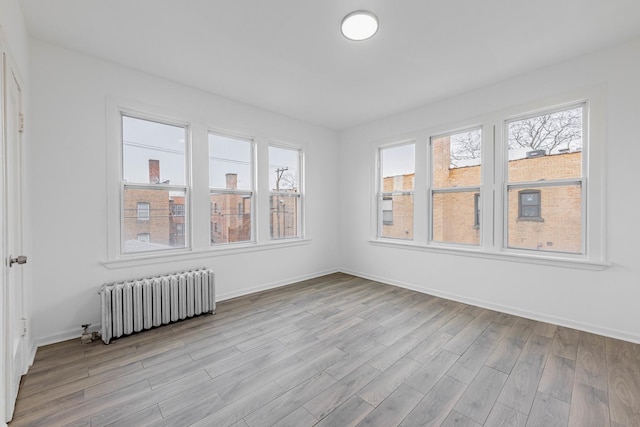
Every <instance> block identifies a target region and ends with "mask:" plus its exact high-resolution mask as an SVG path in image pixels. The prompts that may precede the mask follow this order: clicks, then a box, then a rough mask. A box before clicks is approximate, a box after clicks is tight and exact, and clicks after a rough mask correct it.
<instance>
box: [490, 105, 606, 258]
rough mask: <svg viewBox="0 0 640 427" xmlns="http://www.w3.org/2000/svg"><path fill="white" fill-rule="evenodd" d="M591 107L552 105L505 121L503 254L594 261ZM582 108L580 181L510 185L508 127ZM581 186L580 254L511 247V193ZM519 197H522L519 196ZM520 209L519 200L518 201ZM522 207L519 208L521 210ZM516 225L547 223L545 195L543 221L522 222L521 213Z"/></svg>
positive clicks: (503, 131)
mask: <svg viewBox="0 0 640 427" xmlns="http://www.w3.org/2000/svg"><path fill="white" fill-rule="evenodd" d="M591 105H592V99H591V98H586V99H584V98H583V99H578V100H575V101H573V102H571V101H570V102H565V103H561V104H557V105H550V106H546V107H544V106H543V107H541V108H537V109H533V110H531V111H523V112H521V113H519V114H513V115H510V116H507V117H504V118H503V119H502V136H501V143H502V144H501V145H502V146H501V150H500V151H501V152H502V159H501V163H502V168H501V169H502V174H501V176H502V182H501V186H502V189H503V190H502V191H503V195H502V199H503V206H502V215H503V218H504V221H503V226H502V250H503V251H505V252H510V253H518V252H521V253H523V254H529V255H535V254H537V253H541V254H544V255H542V256H549V257H557V258H559V259H579V260H589V259H592V258H593V255H592V254H590V253H589V248H590V247H591V245H589V244H588V242H587V239H588V238H589V236H588V233H587V230H588V229H589V225H588V223H587V221H586V219H587V218H588V217H589V216H590V215H589V214H588V212H587V209H588V202H589V203H590V204H593V201H590V199H591V198H593V195H592V194H590V193H589V192H588V191H587V182H588V172H589V171H590V169H591V166H590V164H589V158H590V151H591V132H590V130H591V128H592V126H591V123H590V120H591V118H592V117H593V116H592V115H591V114H590V108H591ZM578 107H581V108H582V148H581V165H580V166H581V176H580V177H578V178H563V179H549V180H532V181H513V182H512V181H509V173H508V168H509V123H511V122H515V121H519V120H525V119H528V118H533V117H538V116H541V115H544V114H553V113H557V112H561V111H566V110H570V109H574V108H578ZM594 151H595V150H594ZM572 185H578V186H580V189H581V191H580V192H581V194H580V218H581V221H580V223H581V224H580V252H579V253H571V252H562V251H545V250H537V249H527V248H518V247H511V246H509V191H510V190H512V189H513V190H518V191H520V189H522V190H533V189H536V188H541V189H542V188H553V187H564V186H572ZM518 197H519V193H518ZM518 205H519V200H518ZM519 207H520V206H518V208H519ZM517 221H532V222H535V221H538V222H544V219H543V217H542V192H540V217H539V218H531V219H527V218H521V216H520V212H519V211H518V217H517Z"/></svg>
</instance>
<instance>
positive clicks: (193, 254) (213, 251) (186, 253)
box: [100, 239, 311, 270]
mask: <svg viewBox="0 0 640 427" xmlns="http://www.w3.org/2000/svg"><path fill="white" fill-rule="evenodd" d="M309 243H311V239H287V240H276V241H269V242H267V243H237V244H234V243H232V244H224V245H220V246H212V247H210V248H207V249H197V250H182V251H176V252H163V253H160V254H148V253H147V254H143V255H131V256H127V257H123V258H118V259H112V260H107V261H102V262H100V264H102V265H103V266H104V267H105V268H107V269H109V270H117V269H120V268H128V267H138V266H142V265H152V264H166V263H167V262H178V261H191V260H197V259H202V258H211V257H218V256H227V255H235V254H242V253H249V252H258V251H266V250H272V249H280V248H288V247H293V246H302V245H308V244H309Z"/></svg>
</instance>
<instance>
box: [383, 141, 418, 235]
mask: <svg viewBox="0 0 640 427" xmlns="http://www.w3.org/2000/svg"><path fill="white" fill-rule="evenodd" d="M379 159H380V173H379V175H380V181H379V182H378V188H379V190H378V235H379V237H386V238H392V239H406V240H411V239H413V192H414V186H415V143H413V142H412V143H408V144H402V145H394V146H390V147H384V148H381V149H380V151H379Z"/></svg>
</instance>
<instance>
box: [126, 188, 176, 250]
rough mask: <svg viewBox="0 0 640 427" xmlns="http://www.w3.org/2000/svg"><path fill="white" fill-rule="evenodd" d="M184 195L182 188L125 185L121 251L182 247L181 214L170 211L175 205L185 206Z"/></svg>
mask: <svg viewBox="0 0 640 427" xmlns="http://www.w3.org/2000/svg"><path fill="white" fill-rule="evenodd" d="M185 199H186V197H185V192H184V191H168V190H160V189H158V190H155V189H139V188H125V190H124V218H123V219H124V230H123V231H124V243H123V251H124V252H125V253H131V252H145V251H158V250H166V249H175V248H184V247H185V246H186V238H185V225H184V224H185V216H184V215H182V216H176V215H174V214H173V213H172V212H174V211H175V209H174V206H175V205H182V206H185ZM141 236H142V237H141Z"/></svg>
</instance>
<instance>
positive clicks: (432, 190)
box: [427, 124, 486, 248]
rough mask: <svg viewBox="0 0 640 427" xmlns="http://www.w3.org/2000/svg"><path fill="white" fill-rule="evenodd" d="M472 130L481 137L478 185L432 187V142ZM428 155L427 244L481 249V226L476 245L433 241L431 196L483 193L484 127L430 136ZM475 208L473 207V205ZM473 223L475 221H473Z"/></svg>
mask: <svg viewBox="0 0 640 427" xmlns="http://www.w3.org/2000/svg"><path fill="white" fill-rule="evenodd" d="M474 129H480V135H481V140H482V143H481V144H482V148H481V150H480V184H478V185H471V186H464V187H438V188H435V187H434V185H433V170H434V165H433V140H434V139H437V138H442V137H445V136H451V135H456V134H459V133H464V132H469V131H472V130H474ZM428 145H429V147H428V151H427V153H428V155H427V161H428V164H427V171H428V174H427V176H428V181H427V192H428V204H429V210H428V211H427V212H428V215H427V218H428V221H429V225H428V231H429V234H428V236H427V242H429V244H432V245H447V246H449V245H452V246H453V247H460V248H466V247H482V246H483V235H484V228H483V227H482V226H480V242H479V243H478V244H477V245H476V244H467V243H458V242H440V241H436V240H434V239H433V234H434V233H433V196H434V194H437V193H441V194H442V193H464V192H467V193H471V192H473V193H478V194H480V195H481V194H482V192H483V187H484V186H483V183H484V182H485V180H484V178H485V169H486V168H485V165H484V161H485V154H484V151H485V150H484V146H485V129H484V126H483V125H482V124H476V125H474V126H467V127H462V128H460V127H457V128H456V129H454V130H451V131H448V132H444V133H440V134H437V135H432V136H430V137H429V141H428ZM480 203H482V197H480ZM474 207H475V205H474ZM480 214H481V215H480V220H481V221H482V208H481V209H480ZM474 215H475V209H474ZM474 222H475V221H474Z"/></svg>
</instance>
